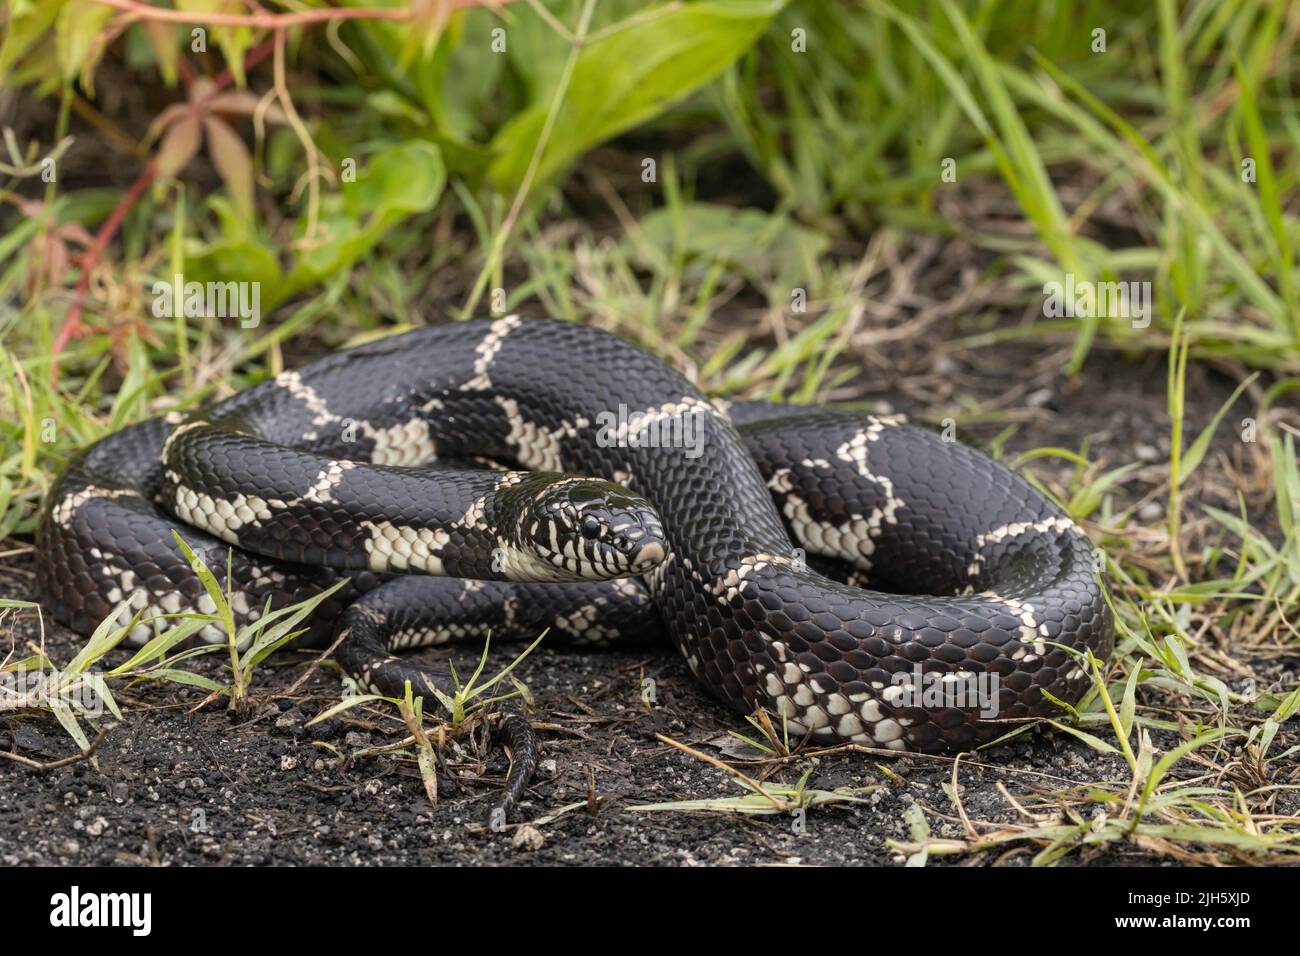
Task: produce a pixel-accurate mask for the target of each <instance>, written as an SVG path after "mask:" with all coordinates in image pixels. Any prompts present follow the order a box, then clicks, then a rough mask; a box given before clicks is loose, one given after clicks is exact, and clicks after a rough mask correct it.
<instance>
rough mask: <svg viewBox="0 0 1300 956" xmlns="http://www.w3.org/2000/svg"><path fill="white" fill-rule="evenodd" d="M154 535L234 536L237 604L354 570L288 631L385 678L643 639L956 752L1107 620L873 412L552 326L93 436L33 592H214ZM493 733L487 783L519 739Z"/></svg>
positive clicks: (223, 546)
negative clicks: (568, 641) (685, 366)
mask: <svg viewBox="0 0 1300 956" xmlns="http://www.w3.org/2000/svg"><path fill="white" fill-rule="evenodd" d="M484 461H486V462H491V463H495V465H496V467H493V468H487V467H483V466H482V465H481V464H477V462H484ZM515 469H517V470H515ZM579 476H581V477H579ZM177 519H180V521H179V522H178V520H177ZM182 522H183V523H182ZM173 528H179V529H181V531H182V534H183V535H184V537H185V538H186V540H187V541H188V542H189V543H190V545H191V546H193V548H194V549H195V551H196V552H197V553H198V555H199V556H200V557H202V558H204V560H205V561H206V562H207V563H208V564H209V566H211V567H213V568H217V569H223V570H224V569H225V568H226V565H227V552H228V551H229V550H230V549H229V545H232V544H233V545H237V546H238V547H237V548H235V549H234V550H233V563H232V564H231V572H232V581H233V585H234V588H233V590H234V609H235V611H236V614H237V616H238V617H239V619H240V621H241V622H247V621H251V620H255V619H256V618H257V617H258V615H259V614H260V613H262V611H263V608H264V607H265V606H266V602H267V600H268V598H269V599H270V602H271V606H272V607H279V606H284V605H286V604H288V603H291V602H296V601H299V600H302V599H303V598H305V597H307V596H309V595H312V594H317V593H319V592H320V591H321V590H322V589H323V588H324V587H326V586H328V585H330V584H332V583H335V582H336V581H338V580H339V579H340V578H341V577H344V576H350V578H351V580H350V583H349V584H348V586H347V587H346V588H344V589H343V590H340V591H339V592H337V593H336V594H334V595H333V596H332V597H331V599H330V600H328V601H326V602H325V603H323V604H322V605H321V606H320V607H319V608H318V610H317V612H316V614H315V616H314V618H313V620H312V621H311V626H312V630H311V632H310V633H309V635H308V638H307V639H310V640H312V641H315V642H317V643H319V642H325V643H326V644H328V643H329V642H330V640H331V639H332V638H333V637H334V636H336V635H337V634H340V633H342V632H344V631H346V632H347V633H346V638H345V639H344V641H343V643H342V644H341V645H340V647H339V649H338V651H337V653H336V656H337V658H338V660H339V662H340V665H341V666H342V668H343V669H344V671H345V672H346V673H347V674H349V675H350V676H351V677H352V678H353V679H354V680H355V681H356V683H358V684H360V685H362V686H363V687H365V688H367V689H372V690H376V691H378V692H381V693H385V694H390V695H398V694H400V693H401V691H402V686H403V684H404V682H405V681H406V680H412V681H413V685H414V686H415V687H416V689H417V692H418V689H419V687H420V686H422V682H423V681H424V680H426V679H435V680H443V679H444V678H442V677H441V675H437V676H434V677H430V675H431V674H432V673H433V672H432V671H431V670H430V668H429V667H427V666H422V665H419V664H416V663H413V662H411V661H409V660H404V659H403V658H400V657H397V656H393V654H392V652H394V651H397V650H402V649H406V648H412V647H417V646H424V645H429V644H437V643H443V642H445V641H450V640H455V639H476V638H477V639H481V637H482V635H483V634H484V633H485V632H486V631H487V630H489V629H490V630H491V632H492V635H493V637H494V638H496V637H506V636H514V635H522V636H529V637H533V636H536V635H537V633H539V632H540V630H541V629H543V628H547V627H549V628H551V629H552V632H553V633H556V634H558V635H567V636H568V637H570V638H572V639H574V640H576V641H580V642H581V641H586V642H592V643H596V642H607V641H610V640H612V639H614V638H616V637H625V636H629V635H632V634H646V633H652V632H662V631H666V632H667V634H668V635H669V636H670V637H671V639H672V641H673V643H674V644H675V645H676V646H677V648H678V650H680V652H681V653H682V654H683V655H684V657H685V658H686V661H687V663H688V664H689V666H690V669H691V671H692V672H693V673H694V674H695V675H696V676H697V677H698V678H699V679H700V680H701V681H702V682H703V683H704V684H706V685H707V686H708V687H709V689H710V690H712V691H713V692H714V693H715V694H717V695H718V696H719V697H721V698H722V699H723V700H725V701H726V702H727V703H728V704H730V705H731V706H732V707H734V708H736V709H737V710H740V711H743V712H746V713H748V712H753V711H754V710H755V709H756V708H764V709H766V710H768V711H769V712H770V713H771V714H773V715H775V716H777V717H778V719H783V720H784V722H785V724H786V726H787V728H788V730H789V732H790V733H791V735H792V736H793V737H795V738H799V737H804V736H808V737H810V738H811V739H812V740H813V741H814V742H817V743H833V742H837V741H853V742H858V743H864V744H869V745H872V746H877V747H883V748H890V749H896V750H906V749H914V750H924V751H935V750H955V749H964V748H968V747H971V746H973V745H976V744H978V743H981V742H984V741H987V740H989V739H991V738H993V737H995V736H997V735H999V734H1001V733H1004V732H1006V730H1007V729H1008V725H1007V724H1006V723H1005V722H1004V721H1005V719H1006V718H1026V717H1035V716H1041V715H1049V714H1053V713H1056V712H1057V705H1056V704H1054V703H1053V702H1052V701H1051V699H1049V697H1048V696H1047V695H1049V694H1050V695H1051V696H1052V697H1055V698H1057V699H1059V700H1063V701H1075V700H1077V699H1078V698H1079V697H1080V695H1081V694H1082V693H1083V691H1084V690H1085V688H1086V686H1087V684H1088V682H1089V677H1088V674H1087V673H1086V668H1085V667H1084V666H1082V665H1081V663H1080V661H1079V660H1078V659H1077V657H1076V656H1075V655H1074V654H1072V653H1071V651H1075V652H1078V651H1083V650H1084V649H1089V650H1091V651H1092V652H1093V653H1094V654H1096V655H1097V656H1098V657H1102V658H1104V657H1105V656H1106V655H1107V654H1108V653H1109V651H1110V644H1111V636H1112V622H1111V616H1110V612H1109V610H1108V605H1107V603H1106V595H1105V587H1106V585H1105V575H1104V568H1102V567H1100V566H1099V563H1098V561H1097V560H1096V558H1095V553H1094V549H1093V548H1092V546H1091V544H1090V542H1089V541H1088V539H1087V538H1086V536H1085V535H1084V534H1083V533H1082V532H1081V531H1080V530H1079V529H1078V528H1077V527H1076V526H1075V525H1074V523H1073V522H1072V521H1071V520H1070V519H1069V518H1067V517H1066V516H1065V515H1064V514H1062V512H1061V511H1060V510H1059V509H1058V508H1056V507H1055V506H1054V505H1052V504H1051V503H1050V502H1049V501H1048V500H1047V499H1046V498H1045V497H1043V496H1042V495H1041V494H1040V493H1039V492H1037V491H1036V490H1035V489H1034V488H1033V487H1031V486H1030V485H1029V484H1028V483H1027V482H1026V481H1025V480H1024V479H1022V478H1020V477H1019V476H1017V475H1015V474H1014V473H1012V472H1010V471H1009V470H1007V469H1006V468H1004V467H1003V466H1001V465H999V464H997V463H995V462H993V461H992V460H991V459H989V458H987V457H985V456H984V455H982V454H980V453H978V452H976V451H973V450H971V449H970V448H968V447H966V446H963V445H961V444H957V443H955V442H951V441H946V440H944V438H942V437H941V436H939V435H936V434H934V433H931V432H929V431H926V430H921V429H916V428H912V427H909V426H907V425H904V424H902V422H901V421H900V420H898V419H895V418H892V417H874V416H870V415H866V414H862V413H858V412H847V411H835V410H827V409H813V408H807V407H795V406H788V407H787V406H777V405H770V404H762V403H758V404H751V403H745V404H737V405H734V406H728V405H727V404H726V403H724V402H717V403H714V402H711V401H709V400H708V399H707V398H705V396H704V395H703V394H701V393H700V392H699V391H698V390H697V389H696V388H695V387H694V386H692V385H691V384H690V383H689V382H688V381H687V380H686V379H685V378H684V377H683V376H682V375H680V374H679V373H677V372H676V371H673V370H672V369H670V368H668V367H667V366H665V365H664V364H663V363H661V362H660V361H659V360H657V359H656V358H654V357H653V356H651V355H649V354H648V353H646V352H644V351H642V350H641V349H640V348H638V347H636V346H634V345H631V344H629V343H627V342H625V341H623V340H621V339H619V338H616V337H615V336H613V335H610V334H608V333H605V332H601V331H598V330H595V329H592V328H587V327H583V326H580V325H576V324H572V323H566V322H558V321H551V320H542V319H527V320H525V319H520V318H518V317H515V316H510V317H506V318H501V319H495V320H479V321H473V322H465V323H458V324H451V325H444V326H438V327H432V328H426V329H421V330H418V331H414V332H409V333H406V334H403V335H397V336H393V337H390V338H387V339H383V340H380V341H377V342H373V343H370V344H367V345H362V346H360V347H356V348H352V349H349V350H346V351H343V352H339V353H337V354H334V355H331V356H329V357H327V358H324V359H321V360H319V361H317V362H314V363H312V364H310V365H308V366H306V367H305V368H303V369H301V370H300V371H297V372H287V373H283V374H281V375H278V376H276V377H275V378H273V379H270V380H268V381H265V382H263V383H261V384H259V385H256V386H254V387H252V388H250V389H248V390H247V391H245V392H242V393H240V394H238V395H236V396H234V397H232V398H230V399H228V400H226V401H223V402H221V403H219V404H216V405H214V406H213V407H211V408H208V409H205V410H202V411H200V412H196V413H194V414H192V415H190V416H188V417H187V418H182V417H180V416H170V417H167V418H160V419H153V420H150V421H147V422H144V423H142V424H139V425H135V426H132V427H129V428H126V429H124V430H122V431H120V432H117V433H115V434H112V435H110V436H108V437H106V438H104V439H102V440H101V441H99V442H97V443H95V444H94V445H92V446H91V447H89V448H88V449H86V450H85V451H84V452H82V453H80V454H79V455H78V456H76V457H75V458H74V459H73V460H72V461H71V462H70V463H69V464H68V466H67V467H66V468H65V469H64V471H63V473H62V474H61V476H60V477H59V479H58V481H57V484H56V485H55V487H54V489H53V492H52V494H51V495H50V496H49V499H48V502H47V505H46V509H45V513H44V516H43V520H42V522H41V525H40V529H39V532H38V538H39V554H40V560H41V562H42V566H43V567H42V570H43V574H42V579H43V581H44V585H45V593H46V597H47V604H48V606H49V607H50V608H51V609H52V610H53V612H54V613H55V616H56V617H57V618H58V619H59V620H61V621H63V622H65V623H67V624H68V625H69V626H71V627H73V628H74V629H77V630H79V631H83V632H87V633H88V632H89V631H90V630H91V629H93V628H94V627H95V625H96V624H98V623H99V621H100V620H101V619H102V618H104V617H105V616H106V615H108V614H109V613H110V612H111V611H112V610H113V609H114V608H115V607H118V606H119V604H120V602H124V601H125V602H127V603H126V607H125V608H124V609H123V610H122V611H121V614H122V615H123V623H125V622H126V621H128V620H129V619H130V617H129V615H130V614H131V613H134V612H135V611H141V610H144V611H148V612H151V613H178V612H182V611H190V610H198V611H203V612H208V613H211V611H212V610H213V608H212V606H211V602H210V600H209V599H208V598H207V596H206V595H205V594H204V593H203V589H202V587H201V586H200V583H199V581H198V580H197V578H196V576H195V574H194V573H193V571H192V570H191V568H190V567H189V564H188V563H187V561H186V560H185V559H184V558H183V557H182V556H181V554H180V553H179V551H178V549H177V547H176V544H175V542H174V541H173V539H172V536H171V530H172V529H173ZM396 572H422V573H417V574H406V575H403V574H399V573H396ZM429 575H441V577H437V576H429ZM828 575H829V576H828ZM837 578H838V580H837ZM564 582H570V583H564ZM152 633H153V630H152V628H151V626H150V625H148V624H145V623H142V624H139V625H137V627H136V628H135V630H134V632H133V633H132V635H131V638H132V640H133V641H135V642H139V641H143V640H146V639H147V638H148V637H150V636H151V635H152ZM200 638H201V639H206V640H213V641H215V640H224V639H225V638H224V636H223V634H222V632H221V631H220V630H219V629H218V628H216V627H215V626H210V627H208V628H205V630H204V631H203V632H200ZM991 718H997V720H994V719H991ZM504 727H505V733H506V735H507V739H508V742H509V743H510V745H511V746H512V748H513V757H514V761H513V767H514V769H513V770H512V774H511V778H510V781H509V782H508V787H507V799H508V800H513V798H514V797H515V796H517V794H518V793H519V792H520V791H521V790H522V787H523V786H524V785H525V784H526V782H527V778H528V774H529V772H530V769H531V763H532V760H533V758H534V757H535V752H536V745H535V740H534V739H533V737H532V734H531V729H530V728H529V727H528V725H527V723H526V721H524V720H523V718H522V717H521V716H519V715H518V714H514V713H508V714H507V717H506V719H505V722H504Z"/></svg>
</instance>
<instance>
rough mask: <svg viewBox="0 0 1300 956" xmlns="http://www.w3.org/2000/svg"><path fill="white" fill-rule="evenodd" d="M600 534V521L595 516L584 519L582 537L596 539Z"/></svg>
mask: <svg viewBox="0 0 1300 956" xmlns="http://www.w3.org/2000/svg"><path fill="white" fill-rule="evenodd" d="M599 534H600V519H599V518H597V517H595V516H594V515H587V517H585V518H583V519H582V536H583V537H584V538H587V539H592V538H595V537H596V536H597V535H599Z"/></svg>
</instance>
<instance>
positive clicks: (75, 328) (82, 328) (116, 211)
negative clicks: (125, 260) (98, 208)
mask: <svg viewBox="0 0 1300 956" xmlns="http://www.w3.org/2000/svg"><path fill="white" fill-rule="evenodd" d="M274 49H275V43H274V41H272V40H266V41H264V42H262V43H260V44H258V45H257V46H255V47H254V48H253V49H251V50H249V51H248V53H247V55H245V57H244V70H245V71H247V70H251V69H252V68H253V67H255V66H256V65H257V64H258V63H260V62H262V60H265V59H266V58H267V57H268V56H269V55H270V54H271V51H272V50H274ZM234 79H235V78H234V74H233V73H231V71H230V70H229V69H226V70H223V71H222V72H221V73H220V74H219V75H218V76H217V78H216V79H215V80H213V82H212V92H213V93H218V92H220V91H221V90H224V89H225V88H226V87H227V86H229V85H230V84H231V83H233V82H234ZM157 174H158V167H157V165H156V164H155V163H154V161H153V160H152V159H151V160H149V162H147V163H145V167H144V169H142V170H141V171H140V175H139V176H137V177H136V180H135V182H134V183H132V184H131V188H130V189H128V190H127V191H126V193H125V194H124V195H123V196H122V198H121V199H119V200H118V201H117V205H116V206H114V207H113V211H112V213H111V214H109V217H108V218H107V219H105V220H104V223H103V225H101V226H100V227H99V231H98V232H97V233H95V241H94V242H92V243H91V244H90V247H89V248H88V249H86V252H85V254H84V255H83V256H82V257H81V278H79V279H78V280H77V288H76V291H75V292H74V293H73V297H72V306H71V307H70V308H69V309H68V314H67V317H66V318H64V320H63V325H62V326H61V327H60V328H59V333H58V335H56V336H55V337H54V345H53V356H54V359H55V362H54V364H53V366H52V367H51V369H50V381H51V382H52V383H54V384H57V383H58V381H59V363H58V361H57V360H58V357H59V356H60V355H62V354H63V350H64V349H65V348H67V346H68V342H70V341H71V340H72V339H74V338H76V337H77V336H78V335H82V334H84V333H85V332H86V330H87V326H86V324H85V323H84V322H82V321H81V315H82V313H83V312H84V311H85V306H86V294H87V293H88V292H89V291H90V274H91V272H92V271H93V270H94V268H95V266H96V265H98V264H99V257H100V256H102V255H103V254H104V250H105V249H106V248H107V247H108V244H109V242H111V241H112V239H113V237H114V236H115V235H117V230H118V229H120V228H121V227H122V222H123V220H125V219H126V216H127V213H129V212H130V211H131V209H132V208H133V207H134V206H135V204H136V203H137V202H139V201H140V197H141V196H143V195H144V191H145V190H146V189H148V188H149V184H150V183H151V182H153V179H154V176H156V175H157Z"/></svg>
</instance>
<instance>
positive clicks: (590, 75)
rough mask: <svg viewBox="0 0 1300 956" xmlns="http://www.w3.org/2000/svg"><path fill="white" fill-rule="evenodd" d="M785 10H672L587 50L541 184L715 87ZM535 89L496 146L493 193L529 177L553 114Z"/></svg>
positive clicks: (754, 0) (727, 4)
mask: <svg viewBox="0 0 1300 956" xmlns="http://www.w3.org/2000/svg"><path fill="white" fill-rule="evenodd" d="M784 5H785V3H784V0H713V2H706V3H692V4H685V5H682V4H677V3H670V4H667V5H664V6H661V7H655V8H653V9H651V10H648V11H646V12H644V13H643V14H640V15H638V16H636V17H635V18H634V20H633V21H632V22H631V23H630V25H628V26H626V27H624V28H622V29H619V28H618V27H617V26H615V27H612V28H610V29H609V30H607V31H604V32H603V33H602V35H600V36H599V38H598V39H596V40H594V41H592V42H590V43H588V44H586V45H584V46H583V47H582V50H581V52H580V53H578V55H577V60H576V62H575V64H574V67H573V74H572V77H571V79H570V82H569V84H568V88H567V91H566V95H565V97H564V99H563V102H562V103H561V104H560V107H559V110H558V112H557V114H556V116H555V120H554V123H553V125H552V127H551V131H550V135H549V137H548V138H547V141H546V146H545V149H544V150H543V153H542V157H541V161H540V163H539V164H538V167H537V173H536V176H537V181H539V182H545V181H546V180H548V179H550V178H552V177H554V176H555V175H557V174H558V173H560V172H561V171H562V170H563V169H565V168H566V167H567V166H568V165H569V164H570V163H572V162H573V161H574V160H575V159H577V158H578V156H580V155H581V154H582V153H583V152H585V151H586V150H588V149H590V148H591V147H592V146H595V145H596V144H597V143H601V142H604V141H605V140H607V139H610V138H611V137H613V136H616V135H617V134H619V133H621V132H623V131H624V130H626V129H630V128H632V127H633V126H637V125H639V124H641V123H644V122H645V121H646V120H648V119H650V118H651V117H653V116H657V115H659V114H660V113H662V112H664V111H665V110H666V109H668V107H669V106H671V105H673V104H674V103H676V102H678V101H679V100H681V99H683V98H685V97H686V96H688V95H689V94H690V93H692V92H694V91H695V90H697V89H699V88H700V87H701V86H703V85H704V84H705V83H707V82H709V80H712V79H713V78H714V77H716V76H717V75H718V74H720V73H721V72H722V71H723V70H725V69H726V68H727V67H728V66H729V65H730V64H731V63H733V62H734V61H735V60H737V59H738V58H739V57H740V55H741V54H742V53H744V52H745V51H746V50H748V49H749V48H750V47H751V46H752V45H753V44H754V43H755V41H757V40H758V38H759V37H760V36H761V35H762V33H763V31H764V30H765V29H766V28H767V25H768V23H769V22H770V21H771V19H772V17H773V16H774V15H775V14H776V13H777V12H778V11H779V10H780V9H781V8H782V7H783V6H784ZM539 92H540V93H541V96H540V97H539V98H538V99H537V100H535V101H534V103H533V105H532V106H530V107H529V108H528V109H526V110H524V111H523V112H521V113H519V114H518V115H516V116H515V117H514V118H513V119H512V120H511V121H510V122H509V123H507V124H506V125H505V126H504V127H503V128H502V129H501V130H500V131H499V132H498V133H497V136H496V138H495V139H494V140H493V143H492V146H493V151H494V152H495V153H497V159H496V160H494V161H493V163H492V165H491V167H489V169H488V178H489V180H490V181H491V183H492V185H493V186H494V187H495V188H496V189H497V190H498V191H499V192H502V193H508V192H513V191H515V190H516V189H518V188H519V186H520V184H521V183H523V181H524V179H525V177H526V176H527V172H528V168H529V165H530V163H531V161H532V157H533V153H534V151H535V149H536V147H537V143H538V141H539V139H540V137H541V135H542V132H543V130H544V128H545V126H546V121H547V114H548V113H549V111H550V108H551V96H552V93H553V90H550V89H545V88H543V89H540V90H539Z"/></svg>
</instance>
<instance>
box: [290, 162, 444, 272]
mask: <svg viewBox="0 0 1300 956" xmlns="http://www.w3.org/2000/svg"><path fill="white" fill-rule="evenodd" d="M446 180H447V173H446V169H445V167H444V166H443V162H442V156H441V154H440V153H439V152H438V148H437V147H436V146H434V145H433V144H432V143H428V142H424V141H423V140H413V141H410V142H405V143H400V144H398V145H396V146H391V147H389V148H388V149H385V150H384V151H382V152H380V153H378V154H377V155H375V156H374V157H373V158H371V159H370V160H368V161H367V162H364V163H360V164H358V168H357V181H356V182H355V183H346V182H345V183H344V184H343V187H342V193H343V199H342V203H341V205H338V204H336V206H335V208H334V209H332V210H330V211H328V212H327V213H326V214H325V215H324V216H322V225H323V226H324V227H325V230H326V236H327V238H326V239H325V240H324V241H323V242H321V243H320V244H318V245H316V246H315V247H313V248H310V249H307V250H305V251H304V252H303V253H302V255H301V257H300V258H299V260H298V262H297V264H296V265H295V267H294V269H293V271H292V272H291V273H290V274H289V276H288V278H287V281H286V283H285V290H284V292H285V294H286V295H292V294H293V293H295V292H297V291H300V290H301V289H303V288H305V287H306V286H308V285H313V284H315V283H318V282H321V281H323V280H324V279H327V278H330V277H333V276H334V275H336V274H338V273H340V272H342V271H344V270H346V269H348V268H350V267H351V266H352V265H353V263H355V262H356V261H357V260H358V259H360V258H361V257H362V256H363V255H365V254H366V253H367V252H369V251H370V250H371V249H372V248H373V247H374V245H375V243H377V242H378V241H379V240H380V238H382V237H383V235H384V233H385V232H387V231H388V230H389V229H391V228H392V227H393V226H395V225H397V223H399V222H401V221H402V220H403V219H405V218H407V217H408V216H411V215H413V214H415V213H419V212H428V211H429V210H430V209H432V208H433V207H434V205H435V204H437V202H438V198H439V197H440V196H441V195H442V189H443V186H444V185H445V184H446Z"/></svg>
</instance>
